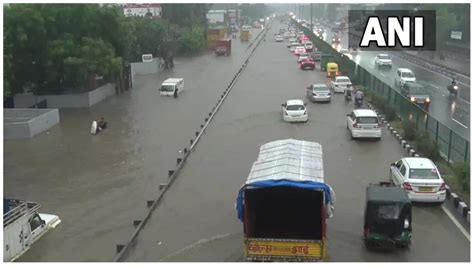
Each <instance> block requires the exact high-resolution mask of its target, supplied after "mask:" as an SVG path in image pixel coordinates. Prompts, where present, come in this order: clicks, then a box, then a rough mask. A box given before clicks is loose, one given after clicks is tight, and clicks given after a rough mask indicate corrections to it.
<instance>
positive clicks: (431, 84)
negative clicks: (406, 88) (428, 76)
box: [428, 83, 439, 89]
mask: <svg viewBox="0 0 474 266" xmlns="http://www.w3.org/2000/svg"><path fill="white" fill-rule="evenodd" d="M428 84H430V86H433V87H435V88H437V89H439V87H438V86H436V85H434V84H433V83H428Z"/></svg>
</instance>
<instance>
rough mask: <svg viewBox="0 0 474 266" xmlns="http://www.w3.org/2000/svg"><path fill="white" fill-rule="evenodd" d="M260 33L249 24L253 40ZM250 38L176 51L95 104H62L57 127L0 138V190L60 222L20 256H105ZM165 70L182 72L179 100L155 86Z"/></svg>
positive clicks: (140, 211)
mask: <svg viewBox="0 0 474 266" xmlns="http://www.w3.org/2000/svg"><path fill="white" fill-rule="evenodd" d="M258 32H259V30H252V35H253V37H252V39H253V38H255V36H256V35H257V34H258ZM252 39H251V41H252ZM249 44H250V43H249V42H242V43H241V42H240V41H239V40H238V39H237V40H234V41H233V43H232V46H233V47H232V54H231V55H230V56H229V57H216V56H215V55H214V54H213V53H211V52H208V53H206V54H204V55H202V56H198V57H194V58H177V59H175V61H176V62H175V67H174V69H173V70H169V71H165V72H160V73H158V74H151V75H143V76H137V77H136V84H135V86H134V88H133V89H132V90H131V91H128V92H125V93H124V94H121V95H118V96H113V97H111V98H109V99H107V100H105V101H104V102H101V103H99V104H97V105H95V106H93V107H91V108H84V109H62V110H60V119H61V123H60V125H58V126H56V127H54V128H52V129H51V130H50V131H48V132H46V133H44V134H41V135H39V136H36V137H35V138H32V139H29V140H15V141H4V169H5V172H4V176H5V177H4V195H5V197H7V198H17V199H25V200H30V201H35V202H38V203H40V204H41V205H42V206H43V207H42V209H41V211H42V212H45V213H52V214H56V215H58V216H59V217H60V218H61V220H62V223H61V224H60V225H59V226H58V227H57V228H56V229H55V230H52V231H50V232H49V233H48V234H47V235H45V236H44V237H43V238H42V239H40V240H39V241H38V242H37V243H36V244H34V245H33V246H32V248H31V250H30V251H28V252H27V253H26V254H25V255H24V256H22V258H21V259H20V260H21V261H111V260H112V259H113V257H114V256H115V245H116V244H121V243H124V242H125V241H126V240H127V239H128V238H129V237H130V235H131V233H132V231H133V226H132V221H133V220H135V219H141V218H142V217H143V216H144V214H145V211H146V201H147V200H152V199H154V198H155V197H156V193H157V191H158V185H159V184H160V183H161V182H165V181H166V179H167V174H168V170H170V169H173V167H174V166H175V165H176V158H177V157H178V156H179V150H182V149H183V148H184V147H188V146H189V141H190V139H191V138H193V137H194V132H195V131H198V130H199V129H200V124H202V123H203V122H204V118H205V117H207V114H208V113H209V112H210V111H211V109H212V107H213V106H214V105H215V104H216V102H217V100H218V98H219V96H220V94H221V93H222V92H223V90H224V89H225V88H226V87H227V85H228V83H229V82H230V81H231V80H232V78H233V76H234V74H235V73H236V72H237V71H238V69H239V68H240V66H241V65H242V63H243V61H244V60H245V58H246V57H247V55H248V54H249V53H250V50H251V49H247V47H248V45H249ZM170 77H174V78H184V80H185V81H184V83H185V91H184V92H183V93H182V94H180V96H179V98H177V99H174V98H172V97H160V95H159V92H158V90H157V89H158V88H159V85H160V84H161V82H162V81H163V80H165V79H166V78H170ZM101 116H103V117H104V118H105V119H106V120H107V121H108V128H107V129H106V130H105V131H103V132H101V133H100V134H98V135H95V136H93V135H91V134H90V124H91V121H92V120H98V119H99V118H100V117H101ZM58 243H61V244H60V245H58ZM79 250H80V252H78V251H79Z"/></svg>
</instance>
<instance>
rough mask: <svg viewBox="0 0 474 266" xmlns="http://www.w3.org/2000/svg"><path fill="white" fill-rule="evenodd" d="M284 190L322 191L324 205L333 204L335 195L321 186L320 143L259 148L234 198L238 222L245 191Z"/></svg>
mask: <svg viewBox="0 0 474 266" xmlns="http://www.w3.org/2000/svg"><path fill="white" fill-rule="evenodd" d="M285 186H286V187H297V188H302V189H323V190H324V194H325V199H326V202H325V203H326V204H332V203H334V201H335V195H334V191H333V190H332V189H331V187H330V186H329V185H327V184H326V183H325V182H324V169H323V152H322V147H321V145H320V144H319V143H317V142H311V141H302V140H295V139H284V140H276V141H272V142H269V143H266V144H264V145H262V146H260V152H259V154H258V158H257V161H255V162H254V163H253V165H252V169H251V170H250V173H249V175H248V177H247V181H246V182H245V184H244V185H243V186H242V188H241V189H240V190H239V193H238V196H237V202H236V209H237V216H238V218H239V219H240V220H241V221H242V220H243V212H244V197H245V195H244V193H245V189H246V188H248V187H285ZM329 211H331V210H330V209H329Z"/></svg>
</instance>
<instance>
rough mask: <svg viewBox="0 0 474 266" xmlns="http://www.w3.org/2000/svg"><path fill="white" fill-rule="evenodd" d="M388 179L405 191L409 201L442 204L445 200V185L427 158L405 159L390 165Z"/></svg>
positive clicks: (436, 169)
mask: <svg viewBox="0 0 474 266" xmlns="http://www.w3.org/2000/svg"><path fill="white" fill-rule="evenodd" d="M390 179H391V181H392V182H393V183H395V185H397V186H400V187H401V188H403V189H405V191H406V192H407V194H408V197H409V198H410V200H411V201H422V202H439V203H442V202H444V201H445V200H446V184H445V183H444V180H443V178H442V177H441V175H440V173H439V171H438V168H437V167H436V165H435V164H434V163H433V162H432V161H431V160H430V159H428V158H421V157H406V158H402V159H400V160H398V161H397V162H395V163H392V164H391V166H390Z"/></svg>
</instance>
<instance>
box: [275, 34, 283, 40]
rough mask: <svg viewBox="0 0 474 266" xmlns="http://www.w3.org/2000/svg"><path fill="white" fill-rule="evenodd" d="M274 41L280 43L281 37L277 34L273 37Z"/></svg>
mask: <svg viewBox="0 0 474 266" xmlns="http://www.w3.org/2000/svg"><path fill="white" fill-rule="evenodd" d="M275 41H276V42H282V41H283V36H281V35H279V34H277V35H275Z"/></svg>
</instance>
